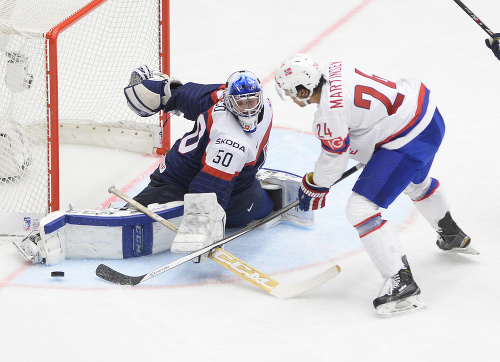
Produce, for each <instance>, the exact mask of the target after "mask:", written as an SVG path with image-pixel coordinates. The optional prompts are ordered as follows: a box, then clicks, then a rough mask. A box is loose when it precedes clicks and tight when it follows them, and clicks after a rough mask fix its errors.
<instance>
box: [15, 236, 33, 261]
mask: <svg viewBox="0 0 500 362" xmlns="http://www.w3.org/2000/svg"><path fill="white" fill-rule="evenodd" d="M12 244H14V246H15V247H16V249H17V251H19V253H21V255H22V256H23V258H24V259H26V261H33V256H29V255H28V254H26V252H25V251H24V249H23V248H22V247H21V245H20V244H19V243H17V242H16V241H13V242H12Z"/></svg>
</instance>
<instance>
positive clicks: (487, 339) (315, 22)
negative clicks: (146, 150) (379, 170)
mask: <svg viewBox="0 0 500 362" xmlns="http://www.w3.org/2000/svg"><path fill="white" fill-rule="evenodd" d="M469 2H470V3H467V5H468V6H470V7H471V9H472V10H473V11H474V12H475V13H476V15H478V16H479V17H480V18H481V20H483V21H485V22H486V24H487V25H488V26H489V27H490V28H491V29H492V30H494V31H495V29H497V30H496V31H500V21H499V19H500V2H498V0H476V1H470V0H469ZM171 15H172V24H171V30H172V44H171V57H172V66H171V69H172V75H173V76H174V77H176V78H178V79H180V80H182V81H184V82H188V81H195V82H200V83H221V82H224V81H225V79H226V78H227V76H228V75H229V74H231V73H232V72H233V71H235V70H240V69H248V70H251V71H253V72H255V73H256V74H257V75H258V76H259V77H260V78H261V80H262V81H263V83H264V88H265V91H266V92H267V93H268V94H269V96H270V97H271V98H272V101H273V106H274V110H275V117H274V124H275V126H276V127H275V130H273V134H272V137H271V145H270V151H269V157H268V161H267V164H266V167H269V168H278V169H285V170H287V171H290V172H294V173H297V174H299V175H301V174H303V173H304V172H307V171H310V170H312V168H313V166H314V162H315V159H316V157H317V155H318V153H319V144H318V143H317V141H316V140H315V139H314V137H312V136H311V135H310V122H311V119H312V113H313V112H314V109H313V107H307V108H305V109H299V108H298V107H296V106H295V105H293V104H291V103H290V102H288V103H286V102H282V101H281V100H280V99H279V97H278V96H277V95H276V93H275V91H274V84H273V82H272V72H273V70H274V69H275V67H276V66H277V65H279V62H280V61H281V60H283V59H284V58H286V57H287V56H289V55H291V54H292V53H295V52H298V51H301V50H307V51H308V52H309V53H310V54H311V55H312V56H313V57H315V58H316V60H317V61H318V62H319V63H320V64H325V63H326V62H327V61H329V60H334V59H341V60H344V61H346V62H350V63H353V64H355V65H356V66H358V67H360V68H361V69H366V70H367V71H372V72H373V73H375V74H377V75H379V76H382V77H384V78H388V79H396V78H397V77H406V76H414V77H417V78H420V79H421V80H423V82H424V83H425V84H426V86H427V87H428V88H430V89H431V91H432V92H433V94H434V96H435V97H436V99H437V100H438V107H439V109H440V111H441V113H442V114H443V117H444V119H445V122H446V125H447V130H446V132H447V133H446V136H445V140H444V142H443V145H442V147H441V150H440V152H439V153H438V156H437V158H436V160H435V163H434V166H433V168H432V170H431V173H432V175H433V176H434V177H436V178H438V179H439V180H440V182H441V184H442V185H443V187H444V188H445V189H446V191H447V194H448V197H449V199H450V201H451V205H452V214H453V216H454V218H455V219H456V220H457V221H458V222H459V224H460V226H461V227H462V228H463V229H464V230H465V231H466V232H467V233H468V234H469V235H470V236H471V237H472V243H473V245H474V246H475V247H476V248H477V249H478V250H479V251H480V252H481V255H479V256H468V255H450V254H445V253H443V252H440V250H439V249H438V248H437V247H436V246H435V234H434V232H433V230H431V228H430V227H429V226H428V224H427V223H426V221H425V220H424V219H423V218H422V217H421V216H419V215H418V214H417V213H416V212H415V211H414V208H413V206H412V205H411V204H410V203H409V202H408V201H407V200H405V199H402V200H398V201H397V202H396V204H394V205H393V206H391V208H390V209H389V210H388V212H387V215H386V217H387V218H390V219H391V220H394V221H395V222H396V223H397V225H398V227H399V229H400V235H401V238H402V240H403V244H404V249H405V251H406V254H407V256H408V260H409V262H410V265H411V267H412V271H413V273H414V276H415V278H416V280H417V282H418V284H419V286H420V287H421V289H422V299H423V300H425V302H426V303H427V304H428V309H427V310H426V311H423V312H419V313H415V314H412V315H408V316H403V317H398V318H392V319H388V320H384V319H381V318H379V317H377V316H376V313H375V310H374V309H373V307H372V300H373V299H374V298H375V297H376V296H377V293H378V291H379V287H380V285H381V278H380V275H379V274H378V272H377V270H376V269H375V267H374V266H373V264H372V263H371V261H370V260H369V257H368V256H367V254H366V253H365V252H364V250H363V249H362V247H361V243H360V242H359V239H358V238H357V236H356V233H355V231H354V230H353V229H352V228H351V227H350V226H349V225H348V223H347V221H346V219H345V216H344V207H345V200H346V199H347V197H348V196H349V190H350V186H351V185H352V182H354V180H355V176H353V177H351V178H350V179H347V180H345V181H344V182H342V183H340V184H338V185H337V186H335V187H334V188H333V189H332V192H331V193H330V194H329V196H328V198H327V207H326V208H325V209H323V210H321V211H319V212H317V213H316V216H317V219H316V224H315V226H313V227H312V228H299V227H296V226H293V225H286V224H282V225H279V226H277V227H275V228H272V229H270V230H267V231H258V230H257V231H255V232H251V233H248V234H246V235H245V236H243V237H241V238H240V239H236V240H234V241H232V242H231V243H229V244H228V246H227V249H228V250H229V251H230V252H231V253H234V254H235V255H236V256H238V257H239V258H241V259H243V260H244V261H246V262H248V263H250V264H251V265H252V266H254V267H256V268H257V269H259V270H261V271H263V272H264V273H267V274H270V275H271V276H273V278H275V279H277V280H279V281H283V282H291V281H294V280H298V279H301V278H302V277H304V276H309V275H312V274H313V273H316V272H320V271H322V270H324V269H326V268H327V267H328V266H330V265H333V264H339V265H340V266H341V267H342V273H341V274H340V275H339V276H338V277H336V278H335V279H333V280H332V281H330V282H328V283H327V284H325V285H323V286H321V287H319V288H317V289H315V290H313V291H310V292H308V293H307V294H304V295H302V296H300V297H298V298H295V299H291V300H279V299H277V298H274V297H272V296H270V295H269V294H267V293H265V292H263V291H262V290H260V289H258V288H256V287H255V286H253V285H251V284H250V283H248V282H245V281H243V280H239V279H236V277H235V276H233V275H232V274H231V273H229V272H227V271H226V270H225V269H223V268H221V267H220V266H218V265H217V264H215V263H213V262H211V261H207V262H206V263H204V264H201V265H195V264H192V263H188V264H185V265H182V266H180V267H178V268H176V269H174V270H172V271H169V272H167V273H164V274H162V275H160V276H158V277H156V278H153V279H150V280H148V281H147V282H145V283H144V284H143V285H142V284H141V285H139V286H136V287H127V286H117V285H112V284H109V283H106V282H104V281H101V280H100V279H98V278H97V277H95V275H94V271H95V267H96V266H97V265H98V264H99V262H100V261H94V260H93V261H74V260H72V261H65V262H64V263H62V264H61V265H58V266H56V267H47V266H42V265H35V266H31V265H29V264H26V263H24V262H23V260H22V259H21V257H20V255H19V254H18V253H17V252H16V250H15V249H14V247H13V246H12V245H11V244H10V241H11V240H12V239H9V238H3V239H0V254H1V259H0V260H1V262H0V326H1V329H0V341H1V346H0V360H1V361H31V360H37V361H68V360H70V361H88V360H94V361H104V360H112V361H123V362H125V361H160V360H162V361H195V360H203V361H229V360H239V361H245V362H246V361H305V360H307V361H315V362H316V361H341V362H342V361H383V362H387V361H396V360H397V361H408V362H411V361H419V362H420V361H422V360H428V361H442V360H448V361H496V360H498V358H499V357H498V355H499V354H500V347H499V344H498V337H500V327H499V325H500V312H499V311H498V307H497V306H496V302H497V301H498V300H499V299H500V298H499V297H500V291H499V290H500V289H499V287H498V285H499V281H500V274H499V271H498V270H499V269H500V268H499V264H500V262H499V261H498V260H499V258H498V255H499V252H500V246H499V243H498V235H500V224H499V223H498V220H497V219H498V210H497V209H498V203H499V196H498V192H497V189H498V187H497V184H498V179H499V176H500V169H499V167H500V156H499V153H498V150H497V148H498V146H497V144H498V140H497V138H498V134H497V133H496V131H497V130H500V126H499V124H500V123H499V121H500V119H499V116H498V109H497V108H498V107H497V105H498V101H499V99H500V93H499V88H500V62H499V61H498V60H497V59H496V58H495V57H494V56H493V54H492V53H491V51H490V50H489V49H487V48H486V46H485V45H484V38H485V37H486V33H485V32H484V31H482V30H481V29H480V28H479V27H478V26H477V25H476V24H474V22H473V21H472V20H471V19H470V18H469V17H468V16H467V14H465V13H464V12H463V11H462V10H461V9H460V8H459V7H458V6H457V5H456V4H455V3H454V2H452V1H436V0H406V1H398V0H365V1H363V0H356V1H352V0H337V1H328V0H273V1H263V0H254V1H252V2H245V3H243V2H241V1H229V0H212V1H194V0H193V1H171ZM190 127H191V124H190V122H188V121H184V120H182V119H180V118H174V120H173V129H174V133H175V134H176V135H181V134H182V133H183V132H184V131H185V130H187V129H189V128H190ZM81 147H82V146H63V152H64V154H63V159H62V161H61V162H62V164H63V167H62V168H63V169H65V170H67V171H65V173H64V174H63V175H62V183H63V189H62V202H61V205H67V204H68V203H69V202H72V203H74V204H75V205H76V206H77V207H78V208H92V209H93V208H96V207H98V206H99V205H106V204H107V203H108V202H109V201H112V198H110V195H109V194H108V193H107V189H108V187H109V186H110V185H116V186H117V187H118V188H120V189H122V190H125V191H126V192H127V193H129V194H133V193H135V192H137V191H139V190H140V189H141V188H142V187H143V186H144V184H145V183H146V182H147V175H148V174H149V173H150V172H151V170H152V169H153V168H154V167H155V164H156V163H157V162H158V161H159V159H157V158H152V157H144V156H142V155H137V154H131V153H127V152H121V151H116V150H105V149H98V148H85V149H82V148H81ZM0 202H1V201H0ZM177 257H178V256H176V255H172V254H170V253H164V254H160V255H155V256H151V257H146V258H142V259H135V260H116V261H107V262H106V263H107V264H108V265H110V266H112V267H114V268H116V269H118V270H119V271H121V272H124V273H126V274H130V275H140V274H143V273H146V272H148V271H151V270H153V269H156V268H157V267H159V266H161V265H164V264H166V263H168V262H169V261H171V260H174V259H175V258H177ZM54 270H62V271H65V277H64V278H51V277H50V272H51V271H54Z"/></svg>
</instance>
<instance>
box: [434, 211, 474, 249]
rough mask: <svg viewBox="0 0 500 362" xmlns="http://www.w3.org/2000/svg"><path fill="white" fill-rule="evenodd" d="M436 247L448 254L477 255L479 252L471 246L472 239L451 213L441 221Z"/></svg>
mask: <svg viewBox="0 0 500 362" xmlns="http://www.w3.org/2000/svg"><path fill="white" fill-rule="evenodd" d="M438 226H439V231H438V232H437V233H438V239H437V241H436V245H437V246H438V247H439V248H440V249H442V250H444V251H447V252H451V253H462V254H472V255H477V254H479V252H478V251H477V250H476V249H474V248H473V247H471V246H470V241H471V240H470V237H469V236H468V235H467V234H465V233H464V232H463V231H462V229H460V228H459V227H458V225H457V224H456V223H455V221H454V220H453V219H452V217H451V214H450V213H449V212H447V213H446V215H445V216H444V217H443V218H442V219H441V220H439V222H438Z"/></svg>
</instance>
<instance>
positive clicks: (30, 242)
mask: <svg viewBox="0 0 500 362" xmlns="http://www.w3.org/2000/svg"><path fill="white" fill-rule="evenodd" d="M40 240H41V238H40V233H36V232H33V233H30V234H29V235H28V236H26V237H25V238H24V239H23V240H21V241H20V242H14V241H13V242H12V244H14V246H15V247H16V248H17V250H18V251H19V252H20V253H21V254H22V256H23V257H24V258H25V259H26V260H28V261H31V262H32V263H33V264H35V263H45V258H44V255H42V254H43V251H42V249H41V248H40V247H39V245H38V243H39V242H40Z"/></svg>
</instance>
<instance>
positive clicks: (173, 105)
mask: <svg viewBox="0 0 500 362" xmlns="http://www.w3.org/2000/svg"><path fill="white" fill-rule="evenodd" d="M219 89H224V85H223V84H197V83H186V84H184V85H183V86H181V87H179V88H177V89H172V96H171V97H170V99H169V100H168V102H167V104H166V105H165V107H164V111H165V112H170V111H173V110H176V109H177V110H179V111H181V112H182V113H184V118H186V119H189V120H191V121H196V119H197V118H198V116H199V115H200V114H201V113H203V112H205V111H207V110H208V109H210V107H212V106H213V105H214V104H215V103H217V101H218V99H217V95H216V92H217V91H218V90H219Z"/></svg>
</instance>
